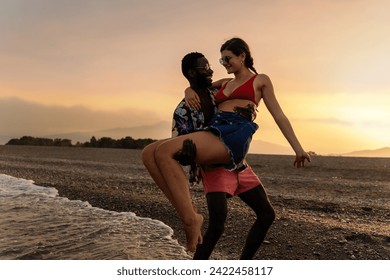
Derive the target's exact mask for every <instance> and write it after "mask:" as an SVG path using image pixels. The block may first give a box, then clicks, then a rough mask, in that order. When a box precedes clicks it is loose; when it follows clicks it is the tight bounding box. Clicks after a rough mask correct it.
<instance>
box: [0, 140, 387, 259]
mask: <svg viewBox="0 0 390 280" xmlns="http://www.w3.org/2000/svg"><path fill="white" fill-rule="evenodd" d="M140 153H141V151H140V150H120V149H94V148H78V149H75V148H64V147H57V148H55V147H45V148H43V147H34V146H23V147H22V146H0V173H4V174H7V175H11V176H14V177H19V178H24V179H29V180H33V181H34V182H35V183H36V184H37V185H41V186H50V187H54V188H56V189H57V190H58V192H59V195H60V196H64V197H67V198H68V199H71V200H82V201H88V202H89V203H90V204H91V205H92V206H94V207H99V208H103V209H106V210H112V211H117V212H127V211H130V212H134V213H135V214H136V215H137V216H140V217H146V218H152V219H156V220H160V221H162V222H163V223H165V224H167V225H168V226H170V227H171V228H172V229H173V230H174V236H173V238H175V239H177V240H178V242H179V243H180V244H181V245H182V246H184V245H185V236H184V232H183V230H182V228H181V223H180V220H179V218H178V216H177V214H176V213H175V211H174V209H173V207H172V206H171V205H170V203H169V202H168V200H167V199H166V198H165V197H164V196H163V195H162V193H161V191H160V190H159V189H158V188H157V187H156V186H155V184H154V182H153V181H152V180H151V178H150V177H149V175H148V173H147V172H146V170H145V168H144V167H143V165H142V163H141V161H140ZM292 161H293V157H292V156H277V155H248V162H249V163H250V164H251V166H252V168H253V169H254V171H255V172H256V174H258V176H259V177H260V179H261V180H262V182H263V184H264V185H265V187H266V190H267V192H268V195H269V197H270V200H271V203H272V204H273V205H274V208H275V211H276V220H275V222H274V224H273V225H272V227H271V229H270V231H269V233H268V235H267V236H266V239H265V242H264V244H263V245H262V246H261V247H260V250H259V251H258V253H257V254H256V256H255V259H270V260H271V259H272V260H278V259H280V260H321V259H326V260H348V259H360V260H379V259H390V237H389V235H388V228H389V223H390V214H389V213H390V211H389V210H390V206H389V201H388V197H389V195H390V183H389V181H388V178H390V176H389V177H386V176H388V175H389V174H390V171H389V168H390V159H370V161H372V164H370V163H367V159H360V160H359V159H355V158H350V157H345V158H344V157H342V158H334V157H323V156H321V157H315V158H314V159H313V163H312V164H310V165H309V166H308V167H306V168H304V169H300V170H298V169H294V168H293V167H292ZM381 166H382V167H381ZM191 193H192V195H193V200H194V202H195V204H196V205H197V206H198V208H199V211H200V212H201V213H202V214H203V216H204V217H205V223H204V227H206V226H207V221H208V220H207V216H208V214H207V207H206V204H205V197H204V193H203V188H202V187H201V186H197V187H195V188H193V189H192V191H191ZM254 218H255V217H254V215H253V213H251V211H249V209H247V208H246V207H245V205H244V204H243V203H242V202H241V201H240V200H239V198H237V197H234V198H231V199H229V200H228V218H227V221H226V229H225V233H224V235H223V236H222V238H221V239H220V240H219V242H218V244H217V246H216V248H215V250H214V252H213V254H212V256H211V259H238V258H239V255H240V253H241V248H242V247H243V245H244V242H245V237H246V232H247V231H248V230H249V228H250V226H251V224H252V222H253V221H254Z"/></svg>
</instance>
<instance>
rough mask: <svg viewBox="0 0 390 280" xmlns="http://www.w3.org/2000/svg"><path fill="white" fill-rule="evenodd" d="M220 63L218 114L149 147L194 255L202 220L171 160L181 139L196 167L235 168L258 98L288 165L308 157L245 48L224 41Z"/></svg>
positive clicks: (178, 168)
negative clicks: (223, 74)
mask: <svg viewBox="0 0 390 280" xmlns="http://www.w3.org/2000/svg"><path fill="white" fill-rule="evenodd" d="M221 57H222V58H221V59H220V62H221V63H222V64H223V66H224V67H225V68H226V70H227V72H228V73H229V74H234V78H233V79H231V80H229V81H228V82H226V83H224V84H223V86H222V87H221V89H220V90H219V91H218V93H217V94H216V102H217V104H218V110H219V112H218V113H217V114H216V115H215V116H214V118H213V120H212V122H211V125H210V126H209V127H208V128H207V129H206V130H205V131H199V132H195V133H191V134H187V135H183V136H179V137H175V138H172V139H169V140H166V141H163V142H162V143H161V144H159V146H158V147H156V149H155V153H154V156H155V161H156V163H157V167H158V170H155V171H154V172H156V173H158V174H159V176H160V177H161V178H163V180H164V181H165V184H166V186H167V192H168V193H166V195H167V196H168V197H169V199H170V201H171V203H172V204H173V206H174V207H175V209H176V210H177V212H178V213H179V215H180V218H181V220H182V222H183V224H184V228H185V232H186V238H187V249H188V250H189V251H192V252H193V251H195V248H196V245H197V244H198V243H201V242H202V234H201V226H202V223H203V217H202V216H201V215H200V214H198V213H196V211H195V210H194V207H193V205H192V203H191V197H190V193H189V189H188V186H187V184H188V183H187V177H186V174H185V172H184V171H183V168H182V167H181V166H180V164H179V163H178V162H177V161H176V160H175V159H174V155H175V154H176V153H177V152H178V151H180V149H181V147H182V145H183V141H184V140H186V139H190V140H192V142H193V143H194V144H195V145H196V148H197V149H196V150H197V153H196V159H195V160H196V162H197V163H200V164H206V165H210V164H224V165H225V167H226V168H228V169H234V168H236V167H237V166H238V165H239V164H240V163H241V162H242V160H243V159H244V157H245V155H246V153H247V152H248V148H249V144H250V141H251V139H252V135H253V134H254V133H255V131H256V130H257V128H258V126H257V125H256V124H255V123H254V122H253V120H254V118H255V109H256V107H257V106H258V104H259V102H260V101H261V100H262V99H263V100H264V103H265V105H266V106H267V108H268V110H269V111H270V113H271V114H272V116H273V117H274V119H275V121H276V123H277V124H278V126H279V128H280V129H281V131H282V132H283V134H284V136H285V137H286V138H287V140H288V141H289V143H290V145H291V146H292V148H293V149H294V151H295V153H296V158H295V161H294V165H296V166H297V167H301V166H304V162H305V159H307V160H308V161H310V157H309V155H308V154H307V153H306V152H305V151H304V150H303V148H302V147H301V145H300V143H299V141H298V139H297V138H296V136H295V133H294V131H293V129H292V127H291V124H290V122H289V121H288V119H287V118H286V116H285V115H284V114H283V111H282V109H281V108H280V106H279V104H278V102H277V100H276V98H275V94H274V91H273V87H272V83H271V80H270V79H269V78H268V76H266V75H264V74H257V73H256V70H255V69H254V67H253V58H252V57H251V53H250V51H249V47H248V45H247V44H246V43H245V42H244V41H243V40H242V39H239V38H233V39H231V40H229V41H227V42H225V43H224V44H223V45H222V47H221Z"/></svg>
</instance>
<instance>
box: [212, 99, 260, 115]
mask: <svg viewBox="0 0 390 280" xmlns="http://www.w3.org/2000/svg"><path fill="white" fill-rule="evenodd" d="M248 105H250V106H254V109H256V108H257V106H256V104H255V103H253V102H252V101H250V100H246V99H230V100H226V101H224V102H222V103H220V104H218V110H219V111H225V112H235V111H236V110H235V107H242V108H245V107H247V106H248ZM255 117H256V112H254V118H253V119H255Z"/></svg>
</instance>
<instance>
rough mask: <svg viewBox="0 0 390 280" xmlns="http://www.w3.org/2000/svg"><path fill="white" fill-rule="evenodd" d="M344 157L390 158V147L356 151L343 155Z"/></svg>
mask: <svg viewBox="0 0 390 280" xmlns="http://www.w3.org/2000/svg"><path fill="white" fill-rule="evenodd" d="M342 156H349V157H390V147H384V148H381V149H376V150H362V151H355V152H350V153H346V154H342Z"/></svg>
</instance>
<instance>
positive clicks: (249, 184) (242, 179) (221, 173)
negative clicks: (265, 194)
mask: <svg viewBox="0 0 390 280" xmlns="http://www.w3.org/2000/svg"><path fill="white" fill-rule="evenodd" d="M201 174H202V181H203V186H204V192H205V193H206V194H207V193H210V192H225V193H228V194H230V195H231V196H235V195H238V194H240V193H243V192H246V191H248V190H250V189H253V188H254V187H256V186H258V185H260V184H261V182H260V179H259V178H258V177H257V176H256V174H255V173H254V172H253V170H252V168H251V167H250V166H247V167H246V168H245V169H244V170H242V171H229V170H227V169H225V168H224V167H219V168H216V169H207V170H206V171H204V170H203V168H201Z"/></svg>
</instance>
